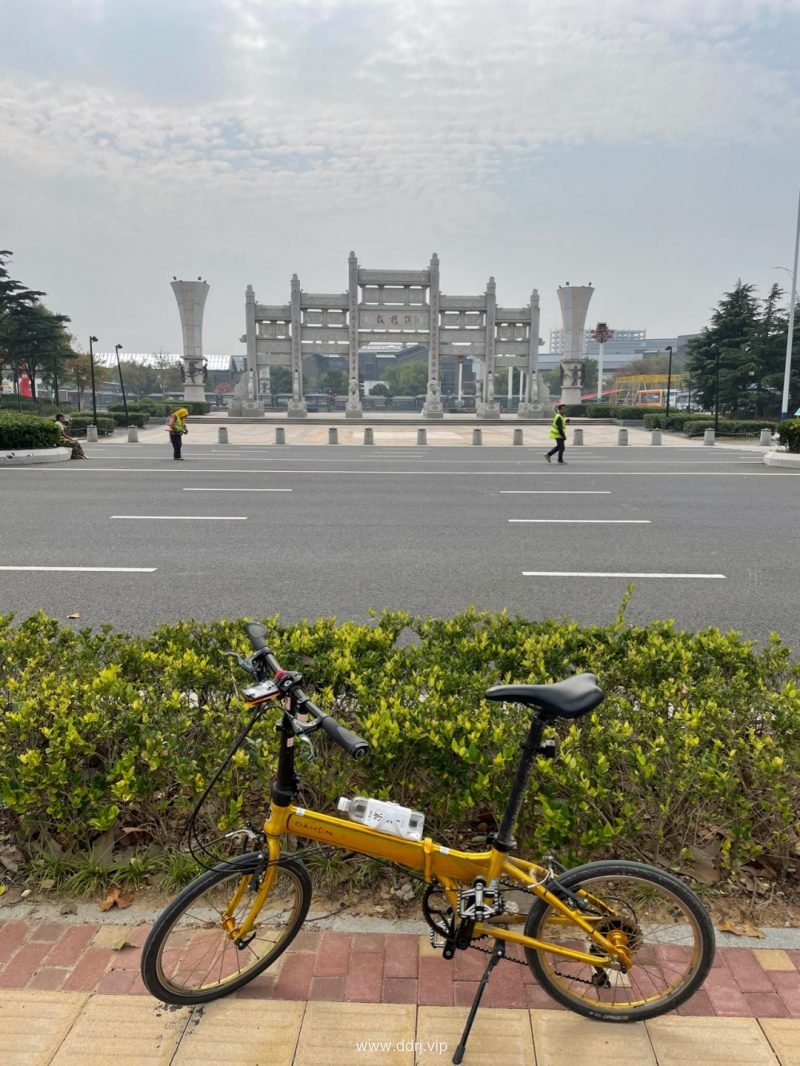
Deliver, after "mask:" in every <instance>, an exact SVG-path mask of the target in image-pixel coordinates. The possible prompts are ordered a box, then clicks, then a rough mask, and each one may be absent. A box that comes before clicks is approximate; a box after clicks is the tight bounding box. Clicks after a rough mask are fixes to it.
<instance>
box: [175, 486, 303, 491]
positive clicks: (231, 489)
mask: <svg viewBox="0 0 800 1066" xmlns="http://www.w3.org/2000/svg"><path fill="white" fill-rule="evenodd" d="M183 491H184V492H293V491H294V490H293V489H244V488H242V489H236V488H230V489H199V488H198V489H195V488H192V489H190V488H187V487H186V486H184V489H183Z"/></svg>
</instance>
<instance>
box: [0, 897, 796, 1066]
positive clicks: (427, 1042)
mask: <svg viewBox="0 0 800 1066" xmlns="http://www.w3.org/2000/svg"><path fill="white" fill-rule="evenodd" d="M18 908H19V905H18V904H12V905H6V906H2V901H0V1062H2V1063H3V1064H4V1066H51V1064H52V1066H106V1064H108V1066H112V1064H127V1063H130V1064H131V1066H150V1064H152V1066H156V1064H158V1066H162V1064H163V1066H166V1064H174V1066H189V1064H192V1066H195V1064H198V1066H199V1064H202V1066H212V1064H217V1063H225V1064H231V1063H237V1064H238V1063H242V1064H247V1066H339V1064H341V1066H351V1064H358V1063H365V1064H370V1066H374V1064H380V1066H384V1064H386V1066H390V1064H391V1066H417V1064H420V1066H430V1064H431V1063H449V1062H450V1061H451V1059H452V1054H453V1051H454V1049H455V1047H456V1045H457V1043H458V1040H459V1038H460V1034H461V1032H462V1029H463V1026H464V1023H465V1021H466V1017H467V1011H468V1007H469V1004H470V1003H471V1001H472V998H473V996H474V993H475V989H476V987H477V982H478V980H479V977H480V975H481V973H482V972H483V969H484V966H485V964H486V962H487V956H486V955H485V954H481V953H479V952H477V951H474V950H468V951H463V952H458V953H457V954H456V957H455V959H454V960H453V961H452V962H446V961H445V960H444V959H443V958H442V956H441V953H440V952H438V951H434V950H433V948H431V946H430V944H429V942H428V938H427V936H425V935H424V934H422V933H421V932H420V930H421V929H422V928H423V927H422V925H421V923H409V922H405V923H399V924H393V923H390V922H388V921H382V922H374V921H373V923H372V928H377V929H378V930H379V931H369V930H370V928H371V926H370V922H369V921H368V920H362V921H361V922H357V923H355V924H351V925H350V927H349V928H348V927H347V926H346V924H343V922H342V919H341V918H339V919H336V920H335V921H334V923H333V928H332V929H330V928H328V929H326V928H325V927H326V925H328V924H329V923H327V922H324V921H321V922H312V923H311V924H307V926H306V928H305V929H304V930H302V931H301V933H300V934H299V935H298V937H297V938H296V940H295V941H294V943H293V944H292V945H291V947H290V948H289V949H288V951H287V952H286V953H285V954H284V955H283V956H282V957H281V959H279V960H278V961H277V962H276V964H275V965H274V967H272V968H271V969H270V970H269V971H267V973H266V974H264V975H262V976H261V977H258V978H256V979H255V980H254V981H252V982H251V983H250V984H249V985H248V986H246V987H245V988H244V989H242V990H241V991H239V992H237V993H234V994H233V995H231V996H228V997H227V998H225V999H221V1000H218V1001H216V1002H214V1003H211V1004H208V1005H206V1006H204V1007H194V1008H188V1007H187V1008H173V1007H166V1006H164V1005H163V1004H160V1003H158V1002H157V1001H155V1000H154V999H152V998H151V997H150V996H149V995H148V994H147V992H146V990H145V989H144V986H143V985H142V982H141V978H140V976H139V956H140V949H141V946H142V944H143V942H144V939H145V937H146V935H147V930H148V928H149V920H151V916H150V915H149V914H148V915H146V916H145V915H142V914H141V913H140V914H138V915H137V913H136V911H137V906H136V903H135V902H134V904H133V905H132V907H131V908H130V910H125V911H121V912H114V917H113V918H111V919H109V917H108V915H107V914H102V913H101V912H100V911H99V908H98V907H97V906H96V905H95V912H96V913H95V914H94V915H93V916H92V915H91V914H87V907H86V906H84V907H83V908H82V913H81V915H79V916H77V917H76V916H72V920H70V919H69V918H68V917H65V916H61V915H59V914H58V912H57V911H56V910H54V909H53V908H41V909H37V907H36V906H33V907H27V908H23V909H22V913H20V914H19V915H18V914H17V911H18ZM23 915H24V916H23ZM145 917H146V918H147V921H145ZM90 919H91V920H90ZM387 930H394V931H387ZM735 940H736V938H735V937H732V936H731V935H729V934H721V935H720V937H719V944H720V945H721V946H718V951H717V957H716V961H715V965H714V967H713V969H712V971H711V974H710V975H709V978H708V979H707V981H706V983H705V985H704V986H703V988H702V990H701V991H699V992H698V993H697V994H696V995H695V996H694V997H693V998H692V999H691V1000H690V1001H689V1002H688V1003H687V1004H685V1005H684V1006H683V1007H681V1008H680V1009H679V1011H678V1012H677V1013H672V1014H670V1015H666V1016H664V1017H661V1018H657V1019H654V1020H652V1021H648V1022H643V1023H635V1024H633V1025H609V1024H604V1023H602V1022H594V1021H590V1020H588V1019H585V1018H581V1017H579V1016H577V1015H575V1014H572V1013H570V1012H568V1011H565V1010H562V1009H560V1008H559V1007H558V1005H557V1004H555V1003H554V1002H553V1001H552V1000H550V999H549V998H548V997H547V996H546V995H545V994H544V993H543V991H542V990H541V988H540V987H539V986H538V985H537V984H536V982H535V981H534V980H533V978H532V976H531V974H530V971H529V970H528V969H527V967H523V966H518V965H514V964H513V963H511V962H502V963H501V964H500V965H499V966H498V967H497V968H496V969H495V971H494V973H493V975H492V977H491V980H490V981H489V984H488V986H487V989H486V993H485V995H484V999H483V1003H482V1005H481V1008H480V1010H479V1011H478V1015H477V1019H476V1022H475V1026H474V1028H473V1030H472V1033H471V1035H470V1039H469V1042H468V1044H467V1049H466V1054H465V1058H464V1062H465V1064H466V1066H489V1064H491V1066H517V1064H519V1066H607V1064H608V1066H611V1064H612V1063H613V1064H614V1066H618V1064H623V1066H624V1064H630V1066H710V1064H714V1063H725V1064H726V1066H733V1064H741V1066H745V1064H747V1066H762V1064H763V1066H768V1064H771V1066H798V1064H800V935H799V934H798V933H797V932H796V931H791V930H789V931H780V930H770V931H769V935H768V936H767V937H766V938H765V939H764V940H758V939H753V938H752V937H750V938H741V945H740V946H730V944H731V942H733V941H735ZM780 944H783V945H784V946H775V945H780ZM792 945H793V946H792Z"/></svg>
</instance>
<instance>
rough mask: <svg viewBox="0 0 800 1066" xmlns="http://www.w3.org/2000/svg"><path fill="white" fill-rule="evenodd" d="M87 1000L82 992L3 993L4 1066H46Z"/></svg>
mask: <svg viewBox="0 0 800 1066" xmlns="http://www.w3.org/2000/svg"><path fill="white" fill-rule="evenodd" d="M87 999H88V996H87V995H86V993H83V992H24V991H22V992H17V991H14V992H6V991H3V992H0V1033H1V1034H2V1037H0V1061H1V1062H2V1063H3V1066H46V1064H47V1063H49V1062H50V1061H51V1060H52V1058H53V1055H54V1054H55V1053H56V1051H57V1050H58V1047H59V1045H60V1044H61V1042H62V1040H64V1038H65V1037H66V1035H67V1033H68V1032H69V1030H70V1027H71V1026H72V1024H73V1022H74V1021H75V1019H76V1018H77V1017H78V1015H79V1014H80V1012H81V1008H82V1007H83V1005H84V1004H85V1003H86V1000H87Z"/></svg>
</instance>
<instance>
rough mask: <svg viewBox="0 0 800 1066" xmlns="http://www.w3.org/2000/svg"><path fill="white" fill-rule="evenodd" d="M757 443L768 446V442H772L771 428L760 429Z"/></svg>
mask: <svg viewBox="0 0 800 1066" xmlns="http://www.w3.org/2000/svg"><path fill="white" fill-rule="evenodd" d="M758 443H759V444H766V446H767V447H769V446H770V444H772V430H771V429H762V430H761V439H760V440H759V442H758Z"/></svg>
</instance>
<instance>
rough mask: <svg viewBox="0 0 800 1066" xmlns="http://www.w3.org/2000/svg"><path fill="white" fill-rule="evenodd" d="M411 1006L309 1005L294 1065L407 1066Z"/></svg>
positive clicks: (409, 1065)
mask: <svg viewBox="0 0 800 1066" xmlns="http://www.w3.org/2000/svg"><path fill="white" fill-rule="evenodd" d="M416 1015H417V1008H416V1007H414V1006H412V1005H406V1004H401V1003H309V1004H308V1006H307V1007H306V1013H305V1016H304V1017H303V1027H302V1029H301V1030H300V1042H299V1044H298V1047H297V1054H296V1055H295V1060H294V1066H359V1064H360V1063H364V1064H365V1066H413V1063H414V1034H415V1031H416Z"/></svg>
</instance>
